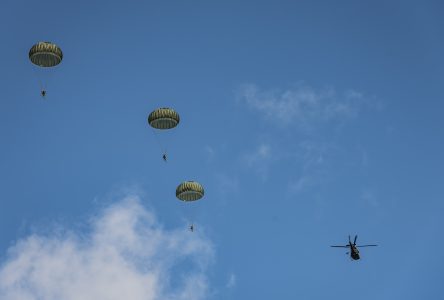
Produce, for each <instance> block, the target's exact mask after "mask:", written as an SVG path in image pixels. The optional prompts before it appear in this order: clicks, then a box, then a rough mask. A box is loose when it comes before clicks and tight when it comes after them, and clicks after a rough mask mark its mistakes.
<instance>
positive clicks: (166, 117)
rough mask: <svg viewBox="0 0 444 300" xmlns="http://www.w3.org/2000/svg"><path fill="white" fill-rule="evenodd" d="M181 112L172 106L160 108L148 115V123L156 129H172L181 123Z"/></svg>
mask: <svg viewBox="0 0 444 300" xmlns="http://www.w3.org/2000/svg"><path fill="white" fill-rule="evenodd" d="M179 121H180V118H179V114H178V113H177V112H176V111H175V110H174V109H172V108H166V107H165V108H158V109H156V110H154V111H153V112H152V113H150V115H149V116H148V123H149V124H150V125H151V127H153V128H156V129H171V128H174V127H176V126H177V124H179Z"/></svg>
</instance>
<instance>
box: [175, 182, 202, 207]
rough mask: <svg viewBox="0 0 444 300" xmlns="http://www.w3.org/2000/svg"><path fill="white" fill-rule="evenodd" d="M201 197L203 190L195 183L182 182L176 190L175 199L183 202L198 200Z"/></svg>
mask: <svg viewBox="0 0 444 300" xmlns="http://www.w3.org/2000/svg"><path fill="white" fill-rule="evenodd" d="M203 195H204V188H203V187H202V185H201V184H200V183H199V182H196V181H185V182H182V183H181V184H179V186H178V187H177V189H176V197H177V198H178V199H179V200H182V201H185V202H189V201H196V200H199V199H200V198H202V197H203Z"/></svg>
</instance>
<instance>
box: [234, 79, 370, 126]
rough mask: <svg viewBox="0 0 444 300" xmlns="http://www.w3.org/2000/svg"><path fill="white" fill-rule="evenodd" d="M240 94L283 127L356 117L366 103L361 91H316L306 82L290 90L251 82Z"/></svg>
mask: <svg viewBox="0 0 444 300" xmlns="http://www.w3.org/2000/svg"><path fill="white" fill-rule="evenodd" d="M238 96H239V98H240V99H241V100H242V101H244V102H245V103H246V104H247V105H248V107H250V108H251V109H252V110H255V111H258V112H260V113H262V114H263V115H264V116H265V117H266V118H267V119H269V120H272V121H273V122H276V123H278V124H280V125H283V126H286V125H289V124H296V125H298V126H299V127H300V129H303V130H309V129H311V128H313V127H314V126H316V125H317V124H320V123H326V122H329V121H331V120H345V119H349V118H352V117H355V116H356V115H357V114H358V113H359V111H360V109H361V107H362V104H363V103H364V96H363V95H362V94H361V93H359V92H357V91H353V90H348V91H345V92H343V93H337V92H336V91H335V89H333V88H325V89H322V90H316V89H314V88H312V87H310V86H307V85H302V84H300V85H297V86H295V87H293V88H291V89H287V90H261V89H260V88H259V87H258V86H256V85H254V84H247V85H244V86H242V87H241V88H240V90H239V95H238Z"/></svg>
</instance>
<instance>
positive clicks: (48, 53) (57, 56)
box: [29, 42, 63, 68]
mask: <svg viewBox="0 0 444 300" xmlns="http://www.w3.org/2000/svg"><path fill="white" fill-rule="evenodd" d="M29 59H30V60H31V62H32V63H33V64H35V65H37V66H39V67H44V68H49V67H54V66H57V65H58V64H59V63H60V62H61V61H62V59H63V53H62V49H60V48H59V47H58V46H57V45H56V44H53V43H50V42H38V43H37V44H35V45H34V46H32V47H31V49H30V50H29Z"/></svg>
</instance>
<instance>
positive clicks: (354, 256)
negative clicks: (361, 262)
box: [350, 243, 360, 260]
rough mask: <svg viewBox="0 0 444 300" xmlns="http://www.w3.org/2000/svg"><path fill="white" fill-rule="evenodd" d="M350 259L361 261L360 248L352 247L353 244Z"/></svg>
mask: <svg viewBox="0 0 444 300" xmlns="http://www.w3.org/2000/svg"><path fill="white" fill-rule="evenodd" d="M350 257H351V258H352V259H354V260H358V259H360V257H359V250H358V248H357V247H356V246H355V245H352V244H351V243H350Z"/></svg>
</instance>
